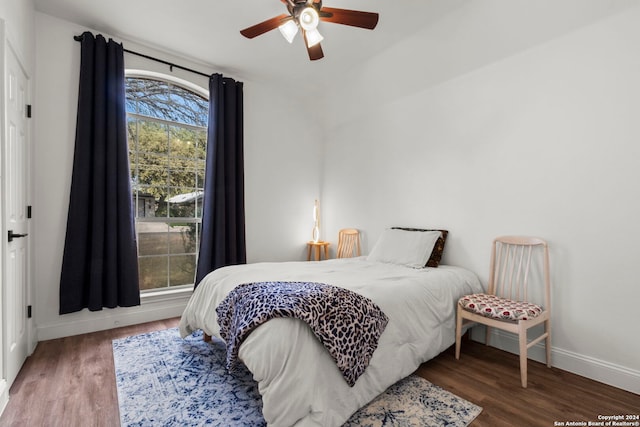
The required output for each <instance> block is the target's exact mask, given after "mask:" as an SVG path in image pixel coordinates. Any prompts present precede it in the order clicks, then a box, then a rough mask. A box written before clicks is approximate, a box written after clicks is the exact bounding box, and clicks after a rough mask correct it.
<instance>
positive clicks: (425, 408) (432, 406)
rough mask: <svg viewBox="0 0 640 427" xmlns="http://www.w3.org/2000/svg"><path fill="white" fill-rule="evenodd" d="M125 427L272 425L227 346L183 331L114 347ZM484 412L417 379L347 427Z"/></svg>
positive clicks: (442, 421)
mask: <svg viewBox="0 0 640 427" xmlns="http://www.w3.org/2000/svg"><path fill="white" fill-rule="evenodd" d="M113 358H114V362H115V368H116V384H117V388H118V403H119V406H120V420H121V423H122V426H202V425H212V426H228V427H233V426H238V427H240V426H243V427H244V426H265V425H266V423H265V421H264V419H263V418H262V400H261V398H260V394H259V393H258V386H257V383H256V382H255V381H253V379H252V377H251V374H250V373H249V372H248V371H247V370H246V368H244V366H242V365H241V366H238V369H237V371H236V372H235V373H234V374H233V375H230V374H228V373H227V371H226V369H225V361H226V350H225V347H224V344H223V343H222V342H221V341H219V340H214V342H212V343H205V342H204V341H203V340H202V333H197V332H196V333H194V334H193V335H191V336H189V337H187V338H186V339H184V340H183V339H182V338H180V336H179V334H178V330H177V328H172V329H167V330H163V331H157V332H150V333H147V334H142V335H135V336H132V337H128V338H123V339H118V340H114V341H113ZM481 411H482V408H480V407H479V406H476V405H474V404H472V403H470V402H468V401H466V400H464V399H462V398H460V397H458V396H455V395H454V394H451V393H449V392H447V391H446V390H443V389H441V388H440V387H438V386H435V385H433V384H431V383H430V382H428V381H427V380H424V379H422V378H420V377H418V376H414V375H412V376H410V377H408V378H405V379H404V380H402V381H399V382H398V383H396V384H395V385H393V386H391V387H389V389H387V390H386V391H385V392H384V393H382V394H381V395H380V396H378V398H376V399H375V400H373V401H372V402H371V403H369V405H368V406H366V407H364V408H362V409H360V410H359V411H358V412H356V413H355V414H354V415H353V416H352V417H351V418H350V419H349V421H348V422H347V423H346V424H345V426H350V427H352V426H371V427H374V426H403V427H404V426H407V427H408V426H421V427H424V426H454V427H458V426H460V427H462V426H467V425H468V424H469V423H470V422H471V421H473V419H474V418H475V417H477V416H478V414H480V412H481Z"/></svg>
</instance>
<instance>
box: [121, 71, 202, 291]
mask: <svg viewBox="0 0 640 427" xmlns="http://www.w3.org/2000/svg"><path fill="white" fill-rule="evenodd" d="M127 78H141V79H151V80H158V81H161V82H166V83H168V84H171V85H174V86H178V87H180V88H182V89H185V90H187V91H191V92H194V93H196V94H197V95H199V96H201V97H203V98H204V99H206V100H207V102H208V101H209V91H208V90H206V89H205V88H203V87H201V86H199V85H197V84H195V83H192V82H190V81H187V80H184V79H181V78H179V77H175V76H172V75H168V74H164V73H158V72H155V71H147V70H140V69H125V79H127ZM126 114H127V121H128V120H129V118H135V119H144V120H151V121H154V122H157V123H163V124H166V125H169V126H175V125H176V124H179V125H180V126H183V127H185V128H191V129H197V130H201V129H202V128H201V127H198V126H193V125H190V124H186V123H179V122H172V121H169V120H165V119H160V118H154V117H148V116H144V115H140V114H136V113H129V112H127V113H126ZM130 167H131V165H130ZM205 167H206V165H205ZM132 192H133V189H132ZM132 195H133V196H134V197H135V194H132ZM136 208H137V203H136ZM135 218H136V219H135V223H136V224H135V225H136V235H137V233H138V230H137V224H138V218H137V212H135ZM191 219H192V218H189V220H191ZM198 219H199V220H198ZM193 220H195V222H196V223H197V224H198V225H199V227H201V226H200V224H201V223H202V222H201V218H193ZM141 222H147V223H152V222H159V223H166V224H170V223H172V222H173V223H184V222H185V218H180V217H175V218H174V217H170V216H167V217H157V218H148V219H145V220H143V221H141ZM137 240H138V239H136V242H137ZM137 244H139V242H137ZM168 255H171V254H168ZM198 256H199V248H198V247H196V267H197V262H198ZM143 257H144V256H143ZM140 258H141V257H140V255H139V254H138V259H140ZM194 279H195V276H194ZM193 286H194V284H193V283H187V284H183V285H175V286H166V287H162V288H151V289H144V290H140V297H141V298H142V299H144V300H156V299H163V297H167V296H171V295H176V294H182V293H186V292H190V291H192V290H193Z"/></svg>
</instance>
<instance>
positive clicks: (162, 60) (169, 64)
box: [73, 36, 211, 78]
mask: <svg viewBox="0 0 640 427" xmlns="http://www.w3.org/2000/svg"><path fill="white" fill-rule="evenodd" d="M73 39H74V40H75V41H77V42H81V41H82V36H73ZM122 49H123V50H124V51H125V52H127V53H130V54H132V55H136V56H140V57H142V58H145V59H150V60H151V61H156V62H160V63H161V64H164V65H168V66H169V69H170V70H171V71H173V68H174V67H175V68H179V69H181V70H184V71H188V72H190V73H194V74H198V75H200V76H203V77H207V78H209V77H211V75H210V74H205V73H202V72H200V71H197V70H194V69H191V68H187V67H183V66H182V65H178V64H174V63H172V62H169V61H165V60H164V59H159V58H154V57H153V56H149V55H145V54H144V53H140V52H135V51H133V50H129V49H125V48H124V47H123V48H122Z"/></svg>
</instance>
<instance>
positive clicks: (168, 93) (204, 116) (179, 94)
mask: <svg viewBox="0 0 640 427" xmlns="http://www.w3.org/2000/svg"><path fill="white" fill-rule="evenodd" d="M126 90H127V99H126V108H127V113H134V114H141V115H145V116H148V117H155V118H158V119H162V120H167V121H172V122H178V123H185V124H189V125H194V126H202V127H206V126H207V121H208V115H209V102H208V101H207V100H206V99H205V98H203V97H201V96H200V95H199V94H197V93H195V92H191V91H189V90H186V89H183V88H181V87H179V86H176V85H173V84H171V83H168V82H162V81H158V80H151V79H143V78H131V77H129V78H127V79H126Z"/></svg>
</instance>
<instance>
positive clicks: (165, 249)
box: [136, 221, 170, 256]
mask: <svg viewBox="0 0 640 427" xmlns="http://www.w3.org/2000/svg"><path fill="white" fill-rule="evenodd" d="M136 231H137V233H138V256H147V255H166V254H168V253H169V235H170V234H169V226H168V224H167V223H166V222H140V221H138V222H137V223H136Z"/></svg>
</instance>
